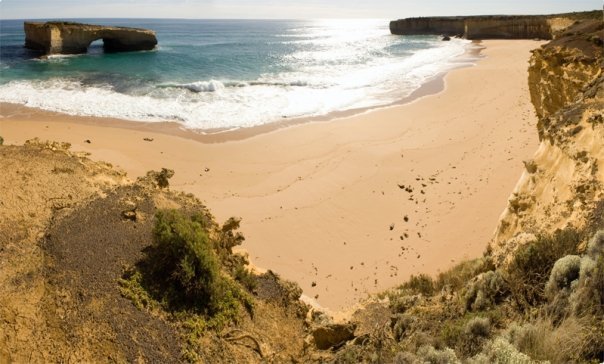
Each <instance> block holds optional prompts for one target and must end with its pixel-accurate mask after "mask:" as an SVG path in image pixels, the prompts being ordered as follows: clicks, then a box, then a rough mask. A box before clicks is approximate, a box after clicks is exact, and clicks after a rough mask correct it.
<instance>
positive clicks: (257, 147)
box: [0, 40, 542, 311]
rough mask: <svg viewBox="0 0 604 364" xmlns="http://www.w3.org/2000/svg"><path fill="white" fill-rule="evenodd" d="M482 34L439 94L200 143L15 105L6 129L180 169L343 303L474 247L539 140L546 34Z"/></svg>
mask: <svg viewBox="0 0 604 364" xmlns="http://www.w3.org/2000/svg"><path fill="white" fill-rule="evenodd" d="M483 44H484V45H485V46H486V49H484V51H483V55H485V56H486V57H485V58H483V59H481V60H480V61H478V63H477V65H476V66H474V67H469V68H462V69H456V70H454V71H451V72H450V73H448V74H447V75H446V77H445V90H444V91H443V92H440V93H438V94H435V95H431V96H425V97H421V98H419V99H417V100H415V101H413V102H411V103H408V104H405V105H397V106H392V107H387V108H381V109H375V110H371V111H368V112H365V113H362V114H359V115H355V116H349V117H344V118H339V119H337V120H333V121H329V122H313V123H302V124H298V125H294V126H291V127H288V128H281V129H278V130H273V131H270V132H266V133H261V134H258V135H254V136H251V137H248V138H245V139H241V140H231V141H225V142H221V143H204V142H200V141H199V140H195V139H194V138H190V135H189V134H188V133H185V132H182V131H180V132H178V133H174V132H172V133H166V132H164V131H165V126H153V125H141V124H135V123H129V125H130V126H129V127H128V128H123V127H119V123H116V122H109V121H107V122H106V123H104V121H103V120H102V119H101V120H97V122H96V123H90V122H79V120H83V119H84V118H79V117H70V116H66V115H59V114H53V113H48V112H43V111H39V110H34V109H26V108H23V107H14V106H10V105H7V104H4V105H2V110H1V111H0V115H1V116H2V118H1V119H0V135H1V136H2V137H4V139H5V143H7V144H21V143H23V142H24V141H25V140H27V139H31V138H34V137H39V138H41V139H51V140H57V141H66V142H70V143H72V145H73V147H72V149H74V150H83V151H87V152H90V153H91V158H93V159H95V160H105V161H108V162H110V163H113V164H114V165H117V166H119V167H120V168H122V169H124V170H125V171H127V172H128V174H129V175H130V176H131V177H132V178H134V177H136V176H139V175H143V174H144V173H145V172H146V171H148V170H151V169H160V168H162V167H168V168H171V169H174V170H175V172H176V175H175V176H174V178H173V179H172V184H171V188H173V189H178V190H183V191H186V192H192V193H194V194H195V195H197V196H198V197H199V198H200V199H201V200H202V201H204V203H205V204H206V205H207V206H208V207H209V208H210V209H211V211H212V212H213V213H214V215H215V216H216V217H217V219H218V220H219V221H224V220H226V219H227V218H228V217H230V216H239V217H241V218H242V219H243V223H242V231H243V233H244V235H245V236H246V241H245V243H244V245H243V248H244V249H245V250H246V251H247V252H249V255H250V259H251V261H252V262H253V264H254V265H256V266H258V267H263V268H270V269H272V270H273V271H275V272H277V273H279V274H280V275H281V276H283V277H284V278H287V279H290V280H294V281H296V282H298V283H299V284H300V285H301V287H302V288H303V290H304V293H305V295H307V296H308V297H311V298H314V297H317V301H318V303H319V304H320V305H322V306H323V307H325V308H328V309H331V310H332V311H337V310H342V309H345V308H347V307H350V306H351V305H353V304H355V303H357V302H358V301H359V299H362V298H364V297H366V296H367V295H368V294H369V293H375V292H379V291H382V290H384V289H387V288H389V287H392V286H395V285H397V284H400V283H401V282H403V281H404V280H405V279H406V278H408V277H409V276H410V275H411V274H418V273H427V274H432V275H435V274H437V273H438V272H439V271H442V270H445V269H447V268H448V267H450V266H452V265H454V264H455V263H456V262H459V261H461V260H463V259H468V258H474V257H478V256H480V255H481V254H482V253H483V251H484V249H485V248H486V246H487V244H488V242H489V240H490V239H491V237H492V234H493V232H494V229H495V227H496V223H497V220H498V217H499V215H500V214H501V213H502V211H503V210H504V209H505V207H506V203H507V199H508V197H509V194H510V192H511V191H512V189H513V187H514V185H515V183H516V181H517V180H518V178H519V176H520V174H521V173H522V170H523V164H522V161H523V160H526V159H529V158H530V156H531V155H532V154H533V152H534V151H535V150H536V148H537V145H538V137H537V130H536V127H535V125H536V123H537V119H536V117H535V115H534V111H533V106H532V105H531V103H530V97H529V93H528V85H527V72H526V71H527V67H528V59H529V57H530V52H529V51H530V50H531V49H534V48H537V47H538V46H539V45H540V44H542V43H540V42H536V41H526V40H514V41H485V42H484V43H483ZM87 119H89V118H87ZM102 124H106V125H110V126H104V125H102ZM144 138H151V139H153V141H145V140H143V139H144ZM227 139H228V138H227ZM85 140H90V141H91V143H86V142H85ZM409 187H410V188H409ZM411 189H412V192H408V191H407V190H411Z"/></svg>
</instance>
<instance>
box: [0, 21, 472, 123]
mask: <svg viewBox="0 0 604 364" xmlns="http://www.w3.org/2000/svg"><path fill="white" fill-rule="evenodd" d="M76 21H82V22H86V23H92V24H104V25H122V26H134V27H143V28H148V29H152V30H155V31H156V32H157V36H158V40H159V47H158V48H157V49H156V50H153V51H149V52H130V53H108V54H105V53H103V49H102V41H98V42H94V43H93V44H92V45H91V47H90V49H89V52H88V54H86V55H78V56H53V57H50V58H48V59H39V58H37V56H38V55H37V54H35V53H33V52H31V51H29V50H26V49H24V48H23V43H24V33H23V22H22V21H13V20H9V21H5V20H3V21H2V22H1V23H0V72H1V78H0V101H6V102H14V103H20V104H24V105H28V106H32V107H39V108H43V109H47V110H53V111H60V112H65V113H69V114H74V115H94V116H107V117H117V118H124V119H130V120H141V121H164V120H174V121H177V122H179V123H181V124H182V125H183V127H186V128H189V129H199V130H203V129H213V128H238V127H249V126H255V125H261V124H265V123H270V122H274V121H277V120H282V119H283V118H295V117H309V116H318V115H326V114H329V113H331V112H334V111H344V110H349V109H355V108H361V107H373V106H380V105H386V104H389V103H392V102H394V101H396V100H398V99H401V98H402V97H404V96H406V95H408V94H409V93H411V92H412V91H413V90H415V89H417V88H418V87H419V86H420V85H421V84H422V83H424V82H425V81H426V80H428V79H429V78H431V77H433V76H435V75H436V74H438V73H439V72H442V71H443V70H446V69H447V68H450V67H451V66H452V64H451V60H452V58H454V57H455V56H457V55H460V54H461V53H463V51H464V47H465V45H466V41H463V40H453V41H452V42H441V41H440V40H439V38H438V37H433V36H407V37H403V36H394V35H390V32H389V30H388V21H386V20H358V19H357V20H295V21H292V20H277V21H276V20H270V21H268V20H265V21H261V20H255V21H253V20H141V19H137V20H128V19H79V20H76Z"/></svg>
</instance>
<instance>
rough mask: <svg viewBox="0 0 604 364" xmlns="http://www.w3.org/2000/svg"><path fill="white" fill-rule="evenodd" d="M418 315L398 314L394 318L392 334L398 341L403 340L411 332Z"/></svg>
mask: <svg viewBox="0 0 604 364" xmlns="http://www.w3.org/2000/svg"><path fill="white" fill-rule="evenodd" d="M416 320H417V319H416V317H415V316H413V315H397V316H395V317H394V318H393V320H392V324H393V325H392V334H393V335H394V338H395V339H396V340H397V341H401V340H402V339H403V338H404V337H405V336H408V335H409V333H410V332H411V330H412V328H413V325H414V324H415V321H416Z"/></svg>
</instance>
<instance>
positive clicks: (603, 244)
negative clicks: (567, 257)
mask: <svg viewBox="0 0 604 364" xmlns="http://www.w3.org/2000/svg"><path fill="white" fill-rule="evenodd" d="M587 255H588V256H589V257H590V258H592V259H597V258H598V256H601V255H604V230H600V231H598V232H597V233H596V234H595V235H594V236H593V238H591V240H590V241H589V244H588V245H587Z"/></svg>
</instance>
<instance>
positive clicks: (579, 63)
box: [491, 21, 604, 264]
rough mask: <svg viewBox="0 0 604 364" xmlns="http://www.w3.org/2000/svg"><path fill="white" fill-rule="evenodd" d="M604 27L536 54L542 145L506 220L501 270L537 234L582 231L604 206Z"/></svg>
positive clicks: (495, 245) (575, 30)
mask: <svg viewBox="0 0 604 364" xmlns="http://www.w3.org/2000/svg"><path fill="white" fill-rule="evenodd" d="M603 27H604V25H603V23H602V21H583V22H579V23H577V24H575V25H573V26H572V27H570V28H569V29H568V30H567V31H566V32H564V34H562V35H561V36H560V37H559V38H557V39H556V40H554V41H552V42H550V43H548V44H547V45H545V46H543V47H542V48H540V49H538V50H536V51H534V52H533V56H532V58H531V62H530V67H529V87H530V92H531V99H532V101H533V103H534V105H535V109H536V112H537V114H538V116H539V124H538V129H539V136H540V139H541V144H540V146H539V148H538V150H537V152H536V153H535V155H534V156H533V158H532V159H531V160H529V161H525V167H526V168H525V171H524V172H523V174H522V176H521V178H520V180H519V181H518V183H517V185H516V187H515V189H514V191H513V193H512V196H511V197H510V200H509V204H508V207H507V209H506V210H505V211H504V213H503V214H502V216H501V219H500V222H499V225H498V227H497V230H496V233H495V236H494V241H493V242H492V245H491V247H492V249H493V256H494V257H495V262H496V264H504V263H505V262H506V259H507V258H508V257H510V256H511V253H512V252H513V251H515V250H516V248H517V247H518V246H520V245H522V244H523V243H526V242H528V241H531V240H533V239H534V236H535V235H536V234H541V233H551V232H553V231H554V230H556V229H559V228H564V227H566V226H571V225H572V226H575V227H581V226H583V225H584V224H585V222H586V220H587V218H588V217H589V214H590V213H591V211H593V210H594V209H595V208H596V206H597V205H598V204H602V202H601V201H603V200H604V73H603V70H602V61H603V59H604V58H603V55H602V53H603V49H602V39H603V34H602V29H603Z"/></svg>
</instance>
